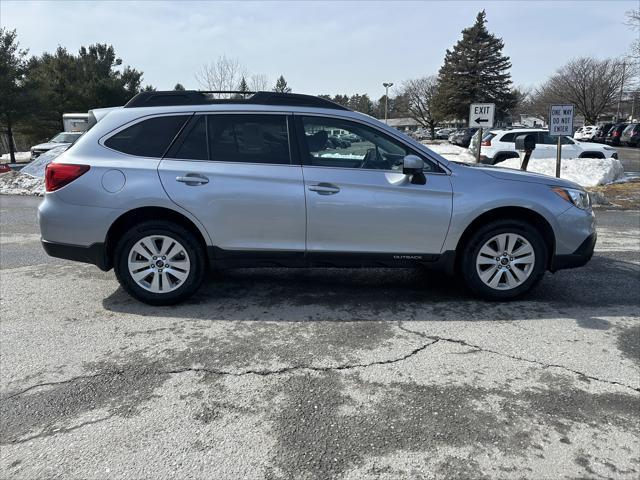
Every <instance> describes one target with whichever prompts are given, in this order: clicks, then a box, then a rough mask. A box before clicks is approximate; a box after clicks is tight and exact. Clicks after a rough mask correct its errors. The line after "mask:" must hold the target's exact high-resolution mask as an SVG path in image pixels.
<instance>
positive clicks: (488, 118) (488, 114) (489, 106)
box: [469, 103, 496, 163]
mask: <svg viewBox="0 0 640 480" xmlns="http://www.w3.org/2000/svg"><path fill="white" fill-rule="evenodd" d="M495 112H496V104H495V103H472V104H471V106H470V108H469V126H470V127H479V128H480V130H479V131H478V150H477V151H476V163H480V148H481V147H482V129H483V128H492V127H493V119H494V116H495Z"/></svg>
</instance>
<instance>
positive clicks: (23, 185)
mask: <svg viewBox="0 0 640 480" xmlns="http://www.w3.org/2000/svg"><path fill="white" fill-rule="evenodd" d="M0 194H5V195H38V196H40V197H41V196H42V195H44V178H37V177H33V176H31V175H27V174H26V173H21V172H19V171H15V170H12V171H11V172H7V173H2V174H0Z"/></svg>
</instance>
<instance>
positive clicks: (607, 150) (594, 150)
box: [480, 128, 618, 165]
mask: <svg viewBox="0 0 640 480" xmlns="http://www.w3.org/2000/svg"><path fill="white" fill-rule="evenodd" d="M525 133H534V134H535V135H536V148H535V150H534V151H533V152H532V154H531V158H549V157H555V156H556V151H557V148H558V147H557V145H558V140H557V137H552V136H550V135H549V131H548V130H543V129H536V128H519V129H514V130H490V131H489V132H487V133H486V134H485V135H484V137H482V143H481V145H480V162H481V163H487V164H490V165H495V164H497V163H500V162H503V161H505V160H506V159H508V158H518V157H519V156H520V154H519V152H518V151H517V150H516V146H515V139H516V137H517V136H519V135H523V134H525ZM562 158H618V151H617V150H616V149H615V148H613V147H609V146H608V145H600V144H597V143H584V142H578V141H576V140H574V139H573V138H571V137H562Z"/></svg>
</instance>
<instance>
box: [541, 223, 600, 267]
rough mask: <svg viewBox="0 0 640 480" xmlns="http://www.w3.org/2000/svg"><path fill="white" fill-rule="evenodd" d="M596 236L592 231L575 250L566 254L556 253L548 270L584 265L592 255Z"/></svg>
mask: <svg viewBox="0 0 640 480" xmlns="http://www.w3.org/2000/svg"><path fill="white" fill-rule="evenodd" d="M597 238H598V235H597V234H596V233H595V232H594V233H592V234H591V235H589V236H588V237H587V238H586V239H585V240H584V242H582V243H581V244H580V246H579V247H578V248H577V249H576V251H575V252H573V253H570V254H568V255H556V256H555V257H553V262H552V264H551V268H550V269H549V270H551V271H552V272H556V271H558V270H564V269H566V268H577V267H582V266H583V265H586V264H587V262H589V260H591V257H592V256H593V249H594V248H595V246H596V240H597Z"/></svg>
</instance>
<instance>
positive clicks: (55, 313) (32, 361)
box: [0, 196, 640, 479]
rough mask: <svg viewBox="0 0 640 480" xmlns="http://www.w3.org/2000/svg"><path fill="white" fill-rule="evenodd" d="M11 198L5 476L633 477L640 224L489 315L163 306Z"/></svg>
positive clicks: (638, 414)
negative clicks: (78, 251)
mask: <svg viewBox="0 0 640 480" xmlns="http://www.w3.org/2000/svg"><path fill="white" fill-rule="evenodd" d="M38 201H39V200H38V199H35V198H27V197H9V196H0V214H1V215H0V268H1V270H0V478H12V479H13V478H16V479H21V478H22V479H34V478H72V479H132V478H135V479H138V478H139V479H146V478H149V479H163V478H181V479H183V478H185V479H187V478H215V479H238V478H243V479H251V478H257V479H258V478H259V479H289V478H296V479H297V478H300V479H333V478H341V479H342V478H344V479H379V478H382V479H405V478H411V479H414V478H415V479H435V478H465V479H468V478H474V479H475V478H492V479H493V478H505V479H511V478H514V479H516V478H517V479H520V478H531V479H541V478H549V479H557V478H595V479H600V478H615V479H617V478H630V479H631V478H633V479H637V478H638V477H639V476H640V434H639V432H640V320H639V318H640V308H639V306H640V212H637V211H607V210H600V211H598V212H597V218H598V224H599V236H600V237H599V241H598V245H597V247H596V254H595V256H594V258H593V260H592V261H591V262H590V263H589V264H588V265H587V266H586V267H584V268H582V269H577V270H571V271H563V272H559V273H557V274H555V275H551V274H548V275H547V278H545V280H544V281H543V283H542V284H541V285H540V286H539V287H538V288H537V289H536V290H535V291H534V292H532V293H531V294H530V295H529V296H528V297H527V298H526V299H523V300H520V301H516V302H510V303H502V304H501V303H486V302H481V301H477V300H476V299H474V298H473V297H471V296H470V295H469V294H468V293H466V292H465V290H464V289H463V288H462V287H460V286H459V285H458V284H457V283H456V282H455V281H453V280H450V279H446V278H445V277H442V276H440V275H437V274H433V273H428V272H423V271H420V270H410V269H407V270H404V269H403V270H388V269H370V270H355V269H354V270H333V269H319V270H285V269H243V270H236V271H229V272H223V273H222V274H216V275H215V276H212V278H211V279H210V280H209V281H208V282H207V284H206V285H205V286H204V287H203V288H202V290H201V291H200V292H199V293H198V294H197V295H196V296H195V297H194V298H193V299H192V300H191V301H189V302H188V303H186V304H184V305H180V306H176V307H164V308H163V307H150V306H146V305H143V304H140V303H138V302H136V301H134V300H132V299H131V298H129V297H128V296H127V295H126V294H125V293H124V292H123V291H122V290H121V289H120V288H119V287H118V284H117V282H116V280H115V278H114V275H113V272H107V273H104V272H101V271H99V270H98V269H97V268H95V267H92V266H90V265H81V264H75V263H71V262H66V261H63V260H56V259H51V258H48V257H47V256H46V255H45V254H44V252H43V251H42V249H41V247H40V245H39V233H38V229H37V224H36V219H35V210H36V207H37V204H38Z"/></svg>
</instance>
